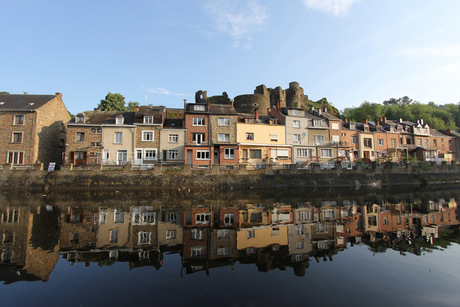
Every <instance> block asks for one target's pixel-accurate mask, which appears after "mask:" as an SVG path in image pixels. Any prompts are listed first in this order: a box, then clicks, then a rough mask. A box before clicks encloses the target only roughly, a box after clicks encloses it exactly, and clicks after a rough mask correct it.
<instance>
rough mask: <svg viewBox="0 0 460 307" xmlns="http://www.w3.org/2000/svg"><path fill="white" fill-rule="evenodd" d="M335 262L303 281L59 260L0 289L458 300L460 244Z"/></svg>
mask: <svg viewBox="0 0 460 307" xmlns="http://www.w3.org/2000/svg"><path fill="white" fill-rule="evenodd" d="M333 257H334V259H333V261H332V262H331V261H329V260H328V261H326V262H323V260H321V262H320V263H317V262H316V261H315V260H314V259H313V258H310V266H309V268H308V269H307V270H306V273H305V276H303V277H297V276H295V275H294V274H293V271H292V270H293V269H292V268H287V270H286V271H281V270H278V269H275V270H271V271H269V272H267V273H262V272H258V271H257V267H256V265H255V264H248V265H243V264H239V263H237V264H235V265H234V270H233V272H232V267H231V266H225V267H220V268H213V269H212V270H210V274H209V276H206V272H205V271H201V272H197V273H194V274H189V275H185V273H184V275H183V277H182V278H181V274H180V271H181V259H180V256H179V255H178V254H169V255H168V254H166V255H165V257H164V260H163V267H162V268H161V269H160V270H158V271H157V270H155V269H154V268H153V267H149V266H145V267H139V268H135V269H133V270H130V269H129V265H128V263H126V262H116V263H114V264H113V265H112V266H104V267H102V268H101V267H99V266H98V265H97V264H95V263H91V265H90V266H89V267H86V266H85V263H76V264H74V265H71V263H70V262H67V261H66V260H64V259H61V260H60V261H59V262H58V263H57V264H56V267H55V269H54V271H53V272H52V274H51V276H50V280H49V281H48V282H46V283H44V282H17V283H14V284H11V285H8V286H3V287H0V295H1V298H2V301H3V302H7V305H8V306H13V305H21V306H25V305H50V306H55V305H66V306H93V305H111V306H119V305H126V304H130V305H132V304H146V305H148V306H151V305H155V306H183V305H189V306H197V305H201V306H211V305H213V306H216V305H218V306H274V305H280V304H281V305H282V306H294V305H299V306H305V305H310V306H319V305H323V306H330V305H335V306H338V305H341V306H349V305H358V304H359V305H362V306H365V305H367V306H390V305H393V306H402V305H404V306H408V305H418V306H432V305H436V306H439V305H450V306H457V305H458V302H459V301H460V293H459V291H458V285H459V281H460V266H459V265H458V259H460V246H459V245H457V244H453V245H452V246H450V247H449V248H448V249H446V250H445V251H434V252H433V253H426V254H425V255H423V256H415V255H412V254H407V256H401V255H400V254H399V252H397V251H393V250H390V249H388V250H387V251H386V252H385V253H379V254H375V255H373V253H372V252H371V251H369V250H368V247H367V246H365V245H361V246H354V247H350V246H349V247H348V249H346V250H344V251H342V252H339V253H338V254H337V255H334V256H333Z"/></svg>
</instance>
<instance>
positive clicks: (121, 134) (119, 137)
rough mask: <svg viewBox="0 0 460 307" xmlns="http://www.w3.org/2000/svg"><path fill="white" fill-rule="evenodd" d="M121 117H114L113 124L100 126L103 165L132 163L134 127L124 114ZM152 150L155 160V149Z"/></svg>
mask: <svg viewBox="0 0 460 307" xmlns="http://www.w3.org/2000/svg"><path fill="white" fill-rule="evenodd" d="M130 113H132V112H130ZM123 115H125V116H123ZM123 115H118V116H116V118H115V124H104V125H102V146H103V152H102V161H103V163H104V164H121V165H122V164H125V163H127V162H133V161H134V153H133V149H134V137H135V130H136V126H134V125H133V123H132V121H130V120H129V119H131V118H128V119H127V118H125V117H126V113H125V114H123ZM152 150H153V151H154V155H155V159H156V149H152Z"/></svg>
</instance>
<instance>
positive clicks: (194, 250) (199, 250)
mask: <svg viewBox="0 0 460 307" xmlns="http://www.w3.org/2000/svg"><path fill="white" fill-rule="evenodd" d="M203 254H204V246H193V247H190V256H191V257H199V256H203Z"/></svg>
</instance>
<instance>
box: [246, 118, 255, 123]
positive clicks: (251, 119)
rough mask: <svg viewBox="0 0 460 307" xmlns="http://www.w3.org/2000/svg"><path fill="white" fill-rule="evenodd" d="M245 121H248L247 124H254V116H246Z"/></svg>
mask: <svg viewBox="0 0 460 307" xmlns="http://www.w3.org/2000/svg"><path fill="white" fill-rule="evenodd" d="M245 122H246V123H247V124H252V123H254V119H253V118H246V119H245Z"/></svg>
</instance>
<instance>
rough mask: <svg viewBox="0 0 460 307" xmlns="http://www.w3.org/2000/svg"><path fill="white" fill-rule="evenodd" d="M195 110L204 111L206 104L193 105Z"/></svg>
mask: <svg viewBox="0 0 460 307" xmlns="http://www.w3.org/2000/svg"><path fill="white" fill-rule="evenodd" d="M193 110H195V111H204V110H205V108H204V105H202V104H197V105H195V106H193Z"/></svg>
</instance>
